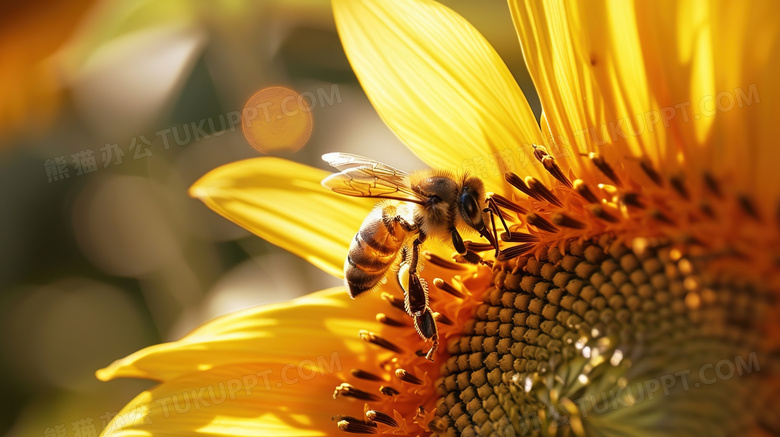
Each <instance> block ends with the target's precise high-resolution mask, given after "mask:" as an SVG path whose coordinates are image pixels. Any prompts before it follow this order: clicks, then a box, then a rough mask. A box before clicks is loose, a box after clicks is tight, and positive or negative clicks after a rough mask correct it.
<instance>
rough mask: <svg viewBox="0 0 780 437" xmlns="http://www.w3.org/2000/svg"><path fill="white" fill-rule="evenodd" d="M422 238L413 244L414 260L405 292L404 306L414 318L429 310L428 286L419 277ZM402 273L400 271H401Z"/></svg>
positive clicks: (410, 264) (410, 263)
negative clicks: (418, 264) (418, 265)
mask: <svg viewBox="0 0 780 437" xmlns="http://www.w3.org/2000/svg"><path fill="white" fill-rule="evenodd" d="M420 244H422V241H421V239H420V237H417V238H415V240H414V242H413V243H412V258H411V260H410V261H409V287H408V288H407V289H405V290H404V306H405V308H406V312H407V313H408V314H409V315H410V316H412V317H416V316H420V315H422V314H423V312H424V311H425V310H426V308H428V284H426V283H425V281H424V280H423V279H421V278H420V277H419V276H418V275H417V263H418V261H419V259H420ZM399 272H400V271H399Z"/></svg>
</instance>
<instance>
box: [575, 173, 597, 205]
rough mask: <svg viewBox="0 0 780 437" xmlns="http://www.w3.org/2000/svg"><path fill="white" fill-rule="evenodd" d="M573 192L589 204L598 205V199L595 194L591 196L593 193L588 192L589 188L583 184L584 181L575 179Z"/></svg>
mask: <svg viewBox="0 0 780 437" xmlns="http://www.w3.org/2000/svg"><path fill="white" fill-rule="evenodd" d="M574 190H576V191H577V194H579V195H580V196H582V198H583V199H585V200H587V201H588V202H590V203H599V199H598V197H596V195H595V194H593V191H591V190H590V188H589V187H588V186H587V185H586V184H585V181H583V180H582V179H576V180H575V181H574Z"/></svg>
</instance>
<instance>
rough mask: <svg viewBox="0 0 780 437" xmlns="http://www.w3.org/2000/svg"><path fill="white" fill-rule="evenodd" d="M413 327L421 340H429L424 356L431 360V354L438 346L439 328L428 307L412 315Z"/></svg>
mask: <svg viewBox="0 0 780 437" xmlns="http://www.w3.org/2000/svg"><path fill="white" fill-rule="evenodd" d="M414 329H416V330H417V333H418V334H419V335H420V337H422V338H423V340H430V341H431V348H430V349H429V350H428V353H426V354H425V358H426V359H427V360H429V361H433V355H434V354H435V353H436V350H438V348H439V328H438V327H437V325H436V319H434V318H433V313H432V312H431V309H430V308H425V311H424V312H423V313H422V314H421V315H419V316H414Z"/></svg>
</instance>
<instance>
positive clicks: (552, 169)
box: [533, 144, 571, 188]
mask: <svg viewBox="0 0 780 437" xmlns="http://www.w3.org/2000/svg"><path fill="white" fill-rule="evenodd" d="M533 148H534V157H535V158H536V159H537V160H538V161H539V162H541V163H542V165H543V166H544V169H545V170H547V172H548V173H550V174H551V175H552V176H553V177H554V178H555V179H558V180H559V181H560V182H561V183H562V184H563V185H566V186H567V187H569V188H571V181H570V180H569V178H567V177H566V175H565V174H563V171H562V170H561V167H559V166H558V163H556V162H555V158H553V157H552V156H550V154H549V153H547V149H546V148H545V147H544V146H538V145H536V144H534V145H533Z"/></svg>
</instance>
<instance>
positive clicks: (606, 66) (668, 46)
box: [510, 0, 780, 202]
mask: <svg viewBox="0 0 780 437" xmlns="http://www.w3.org/2000/svg"><path fill="white" fill-rule="evenodd" d="M510 9H511V11H512V16H513V19H514V21H515V25H516V27H517V31H518V34H519V36H520V40H521V44H522V47H523V54H524V56H525V61H526V64H527V66H528V68H529V71H530V72H531V77H532V78H533V80H534V83H535V85H536V88H537V90H538V91H539V94H540V98H541V101H542V107H543V109H544V112H545V115H546V117H547V122H548V123H549V127H550V131H551V134H552V136H553V137H554V138H555V139H556V141H561V142H564V143H569V144H575V145H576V146H577V147H578V149H579V151H580V152H588V151H598V152H600V153H601V154H603V155H605V156H607V158H608V159H609V160H610V161H611V162H612V163H613V164H614V163H620V162H621V161H624V160H625V157H626V156H646V157H649V158H651V159H652V160H654V161H655V162H656V165H657V167H658V169H659V170H661V171H662V172H665V173H666V174H667V175H670V174H678V173H679V172H680V170H686V171H687V173H688V174H689V175H690V176H691V177H692V178H695V177H697V176H698V175H699V174H700V173H701V172H702V171H704V170H707V171H710V172H712V173H714V174H716V175H719V176H722V177H724V179H725V180H728V181H733V182H735V184H734V185H735V191H749V192H752V193H755V194H758V196H759V198H760V199H759V200H765V201H769V200H771V201H772V202H774V199H775V198H776V197H777V196H778V194H780V173H779V172H777V171H776V170H774V167H776V165H775V164H774V163H776V162H778V160H780V148H778V147H776V146H775V141H774V132H773V130H774V127H773V125H774V124H775V123H774V122H773V121H771V120H776V119H777V115H776V114H778V113H779V112H780V103H777V102H780V84H779V83H778V81H777V80H775V79H774V75H775V71H776V70H777V68H778V67H780V52H778V50H777V49H776V48H777V47H778V39H779V38H780V25H778V22H777V20H775V19H774V17H776V16H777V15H778V12H780V11H778V9H780V3H777V2H774V1H760V2H753V3H750V4H749V5H746V4H743V3H734V2H728V1H713V2H701V1H696V0H692V1H667V2H661V3H658V2H651V3H648V2H623V1H614V2H601V1H599V2H587V3H584V2H564V1H548V2H532V1H521V0H511V1H510ZM575 156H577V155H575ZM586 168H587V167H586Z"/></svg>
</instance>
